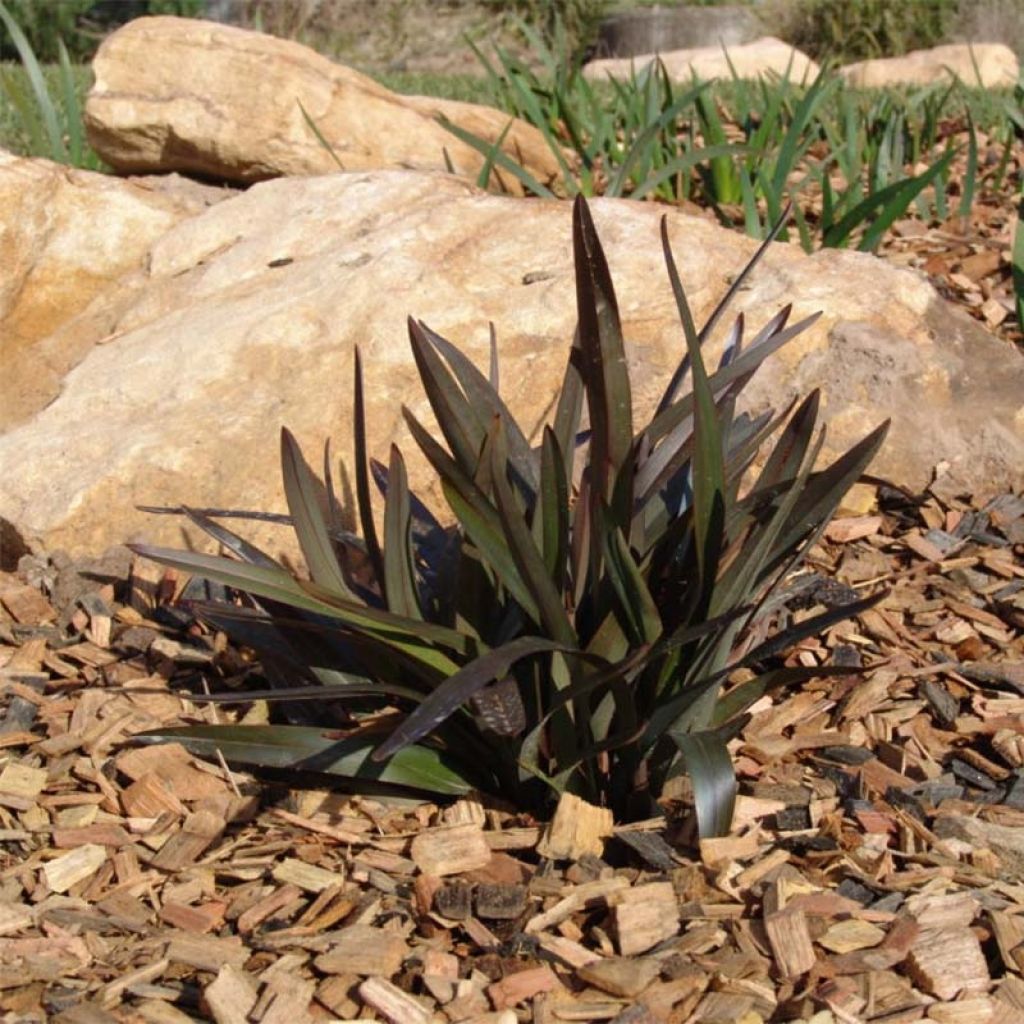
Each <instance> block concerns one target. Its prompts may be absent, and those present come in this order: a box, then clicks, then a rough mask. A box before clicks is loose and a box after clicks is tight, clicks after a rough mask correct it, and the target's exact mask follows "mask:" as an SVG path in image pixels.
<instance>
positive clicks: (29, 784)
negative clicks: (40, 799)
mask: <svg viewBox="0 0 1024 1024" xmlns="http://www.w3.org/2000/svg"><path fill="white" fill-rule="evenodd" d="M46 779H47V773H46V769H45V768H30V767H28V765H23V764H18V763H17V762H15V761H10V762H8V763H7V764H6V765H4V770H3V771H2V772H0V793H10V794H11V795H12V796H20V797H23V798H24V799H26V800H34V799H35V798H36V797H37V796H39V794H40V793H41V792H42V791H43V789H44V787H45V786H46Z"/></svg>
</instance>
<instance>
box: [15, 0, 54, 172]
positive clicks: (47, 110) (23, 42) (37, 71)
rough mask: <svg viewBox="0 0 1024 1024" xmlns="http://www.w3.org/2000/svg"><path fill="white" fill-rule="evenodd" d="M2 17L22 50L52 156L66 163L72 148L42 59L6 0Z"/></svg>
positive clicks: (17, 48) (19, 52) (39, 117)
mask: <svg viewBox="0 0 1024 1024" xmlns="http://www.w3.org/2000/svg"><path fill="white" fill-rule="evenodd" d="M0 21H2V22H3V24H4V27H5V28H6V29H7V32H8V34H9V35H10V37H11V42H12V43H14V48H15V49H16V50H17V51H18V57H19V58H20V60H21V63H22V66H23V67H24V68H25V74H26V76H27V77H28V81H29V86H30V87H31V89H32V94H33V96H34V97H35V115H36V117H37V118H38V119H39V120H40V121H41V122H42V128H43V132H44V133H45V137H46V140H47V143H48V145H49V156H50V159H51V160H53V161H54V162H56V163H61V164H66V163H68V151H67V147H66V146H65V145H64V138H63V135H62V133H61V127H60V118H59V117H58V115H57V108H56V106H55V105H54V102H53V99H52V97H51V96H50V90H49V89H47V87H46V79H45V78H44V77H43V70H42V68H41V67H40V66H39V61H38V60H37V59H36V55H35V53H33V51H32V46H31V44H30V43H29V41H28V39H27V38H26V36H25V33H24V32H22V30H21V27H20V26H19V25H18V23H17V22H16V21H15V20H14V18H13V17H12V16H11V14H10V13H9V12H8V10H7V8H6V7H5V6H4V4H3V3H2V2H0Z"/></svg>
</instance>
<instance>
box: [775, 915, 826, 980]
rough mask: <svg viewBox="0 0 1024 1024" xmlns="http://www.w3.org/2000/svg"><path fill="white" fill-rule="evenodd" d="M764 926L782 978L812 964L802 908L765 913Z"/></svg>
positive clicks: (794, 974) (811, 947)
mask: <svg viewBox="0 0 1024 1024" xmlns="http://www.w3.org/2000/svg"><path fill="white" fill-rule="evenodd" d="M764 928H765V931H766V932H767V934H768V942H769V944H770V945H771V947H772V956H773V957H774V958H775V963H776V965H777V967H778V969H779V973H780V974H781V975H782V976H783V977H784V978H797V977H799V976H800V975H801V974H805V973H806V972H807V971H809V970H810V969H811V968H812V967H813V966H814V964H815V962H816V961H817V957H816V956H815V953H814V947H813V946H812V945H811V933H810V930H809V929H808V927H807V917H806V916H805V915H804V913H803V911H800V910H780V911H778V912H777V913H774V914H766V915H765V918H764Z"/></svg>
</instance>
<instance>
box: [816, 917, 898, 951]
mask: <svg viewBox="0 0 1024 1024" xmlns="http://www.w3.org/2000/svg"><path fill="white" fill-rule="evenodd" d="M884 938H885V932H884V931H882V929H881V928H879V927H878V926H877V925H873V924H871V923H870V922H869V921H860V920H858V919H856V918H849V919H847V920H846V921H837V922H836V923H835V924H834V925H832V927H831V928H829V929H828V931H827V932H825V934H824V935H822V936H821V938H820V939H818V944H819V945H820V946H824V947H825V949H827V950H830V951H831V952H833V953H852V952H853V951H854V950H857V949H869V948H871V947H872V946H877V945H878V944H879V943H880V942H881V941H882V939H884Z"/></svg>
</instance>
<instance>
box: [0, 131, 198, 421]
mask: <svg viewBox="0 0 1024 1024" xmlns="http://www.w3.org/2000/svg"><path fill="white" fill-rule="evenodd" d="M205 205H206V204H205V202H204V201H203V200H202V199H201V198H199V197H198V196H197V195H195V194H194V193H193V194H184V193H182V192H177V193H170V192H167V191H159V190H157V189H154V188H152V187H149V186H147V185H146V184H144V183H129V182H124V181H119V180H117V179H116V178H111V177H110V176H108V175H104V174H93V173H92V172H90V171H77V170H72V169H70V168H67V167H62V166H60V165H59V164H54V163H51V162H50V161H49V160H31V159H27V158H24V157H18V156H14V155H13V154H11V153H7V152H5V151H3V150H0V249H2V251H3V253H4V258H3V260H2V261H0V324H2V327H0V430H5V429H7V428H8V427H10V426H11V425H12V424H14V423H16V422H19V421H20V420H21V419H23V418H24V417H25V416H26V415H28V414H29V413H31V412H33V411H34V410H35V409H36V408H38V406H39V404H40V402H41V401H42V400H43V396H46V397H49V396H50V395H52V393H53V392H54V391H55V389H56V387H57V386H58V385H59V382H60V379H61V377H62V376H63V374H64V372H65V371H66V370H67V368H68V367H67V366H66V365H62V366H54V365H53V364H52V363H51V362H50V361H49V360H48V358H47V357H46V356H44V355H43V354H42V353H41V351H40V348H39V345H40V343H41V342H42V340H43V339H45V338H48V337H49V336H50V335H52V334H53V333H54V332H55V331H57V330H58V329H59V328H60V327H61V326H62V325H63V324H64V323H66V322H67V321H68V320H70V319H71V318H72V317H73V316H74V315H75V314H77V313H79V312H80V311H81V310H83V309H84V308H85V307H86V306H88V305H89V303H90V302H91V301H92V300H93V298H94V297H95V296H96V295H97V294H98V293H99V292H101V291H103V290H104V289H105V288H107V287H109V286H110V285H111V284H112V283H113V282H115V281H117V280H119V279H120V278H121V277H122V276H123V275H124V274H125V273H126V272H127V271H129V270H131V269H133V268H135V267H139V266H141V264H142V261H143V259H144V258H145V256H146V254H147V252H148V251H149V247H150V246H151V245H152V244H153V242H154V241H155V240H156V239H157V238H159V237H160V236H161V235H162V234H163V233H164V232H166V231H167V230H169V229H170V228H171V227H173V226H174V225H175V224H177V223H178V222H179V221H180V220H181V219H182V218H184V217H190V216H192V215H193V214H195V213H198V212H199V211H200V210H202V209H204V207H205Z"/></svg>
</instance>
